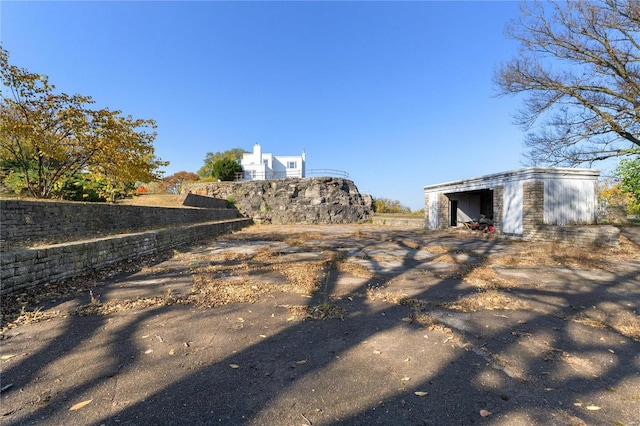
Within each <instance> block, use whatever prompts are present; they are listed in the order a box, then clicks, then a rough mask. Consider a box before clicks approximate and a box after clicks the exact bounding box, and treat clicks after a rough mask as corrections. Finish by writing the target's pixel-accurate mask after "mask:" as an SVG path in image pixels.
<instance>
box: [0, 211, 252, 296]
mask: <svg viewBox="0 0 640 426" xmlns="http://www.w3.org/2000/svg"><path fill="white" fill-rule="evenodd" d="M41 204H42V203H41ZM250 223H251V220H250V219H235V220H229V221H226V222H209V223H200V224H195V225H185V226H180V227H172V228H165V229H156V230H153V231H147V232H139V233H134V234H124V235H119V236H114V237H108V238H99V239H93V240H87V241H75V242H70V243H64V244H55V245H50V246H44V247H38V248H31V249H21V250H15V251H9V252H5V251H3V252H2V253H0V265H1V267H2V272H1V276H0V283H1V286H0V294H2V295H4V294H8V293H13V292H17V291H20V290H22V289H26V288H31V287H36V286H39V285H43V284H46V283H49V282H55V281H59V280H63V279H66V278H70V277H74V276H79V275H83V274H86V273H89V272H91V271H93V270H97V269H100V268H104V267H105V266H109V265H112V264H115V263H118V262H121V261H124V260H129V259H135V258H137V257H140V256H143V255H148V254H152V253H156V252H159V251H162V250H166V249H169V248H173V247H177V246H180V245H183V244H186V243H191V242H194V241H197V240H201V239H203V238H211V237H214V236H217V235H220V234H224V233H227V232H231V231H232V230H235V229H240V228H242V227H244V226H247V225H249V224H250ZM3 227H4V224H3Z"/></svg>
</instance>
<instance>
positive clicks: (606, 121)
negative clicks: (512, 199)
mask: <svg viewBox="0 0 640 426" xmlns="http://www.w3.org/2000/svg"><path fill="white" fill-rule="evenodd" d="M507 35H508V37H509V38H511V39H513V40H516V41H517V42H519V44H520V50H519V54H518V56H517V57H515V58H513V59H512V60H511V61H509V62H507V63H506V64H504V65H502V66H500V67H499V68H498V70H497V72H496V75H495V81H496V83H497V86H498V88H499V91H500V94H502V95H516V94H523V95H524V96H525V101H524V107H523V109H522V111H521V112H520V114H519V115H518V116H517V117H516V121H517V123H518V124H520V125H522V126H523V128H525V129H526V130H527V131H529V133H528V135H527V137H526V140H525V145H526V147H527V150H528V151H527V153H526V154H525V155H526V157H527V160H528V162H529V163H530V164H533V165H564V166H577V165H581V164H592V163H593V162H595V161H599V160H604V159H608V158H615V157H623V156H627V155H634V154H637V153H638V152H640V2H638V1H637V0H597V1H560V0H551V1H534V2H523V3H522V13H521V15H520V17H519V18H517V19H515V20H513V21H512V22H511V23H510V25H509V26H508V29H507Z"/></svg>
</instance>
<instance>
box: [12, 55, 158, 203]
mask: <svg viewBox="0 0 640 426" xmlns="http://www.w3.org/2000/svg"><path fill="white" fill-rule="evenodd" d="M0 79H1V81H2V96H1V98H0V161H1V162H2V163H3V164H5V165H6V164H10V165H11V169H10V170H9V171H8V172H6V173H5V176H6V177H8V179H9V181H10V182H16V181H17V180H21V182H22V183H21V186H22V187H23V188H24V190H25V191H26V192H27V193H28V194H29V195H31V196H33V197H37V198H52V197H60V196H62V195H63V192H64V191H63V188H64V187H65V185H66V183H67V180H69V179H72V178H73V177H74V176H77V174H78V173H88V175H86V176H89V177H90V179H91V180H93V181H94V182H95V183H96V185H97V187H99V188H101V191H102V192H103V194H101V195H104V196H107V197H108V198H110V199H112V200H113V199H115V197H116V196H117V194H119V193H121V192H122V191H126V190H127V188H128V187H129V186H131V185H132V183H133V182H136V181H143V182H150V181H154V180H158V179H159V178H160V173H159V172H158V169H159V168H160V167H161V166H165V165H167V164H168V163H167V162H164V161H162V160H160V159H159V158H157V157H156V156H155V155H154V149H153V141H154V140H155V137H156V134H155V132H150V131H149V129H153V128H155V122H154V121H153V120H142V119H134V118H132V117H131V116H122V115H121V112H120V111H111V110H109V109H106V108H103V109H91V108H89V106H90V105H91V104H93V103H94V102H93V100H92V99H91V97H89V96H83V95H78V94H76V95H68V94H66V93H55V92H54V89H55V86H54V85H53V84H50V83H49V80H48V77H47V76H44V75H41V74H34V73H31V72H29V71H27V70H26V69H23V68H18V67H16V66H14V65H11V64H9V54H8V52H7V51H6V50H4V49H3V48H2V47H0Z"/></svg>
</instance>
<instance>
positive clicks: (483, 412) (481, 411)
mask: <svg viewBox="0 0 640 426" xmlns="http://www.w3.org/2000/svg"><path fill="white" fill-rule="evenodd" d="M480 415H481V416H482V417H487V416H490V415H491V411H487V410H480Z"/></svg>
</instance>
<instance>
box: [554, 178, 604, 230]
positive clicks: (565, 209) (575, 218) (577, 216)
mask: <svg viewBox="0 0 640 426" xmlns="http://www.w3.org/2000/svg"><path fill="white" fill-rule="evenodd" d="M595 211H596V200H595V189H594V184H593V181H588V180H560V179H554V180H548V181H545V185H544V223H545V224H547V225H573V224H591V223H594V222H595Z"/></svg>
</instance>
